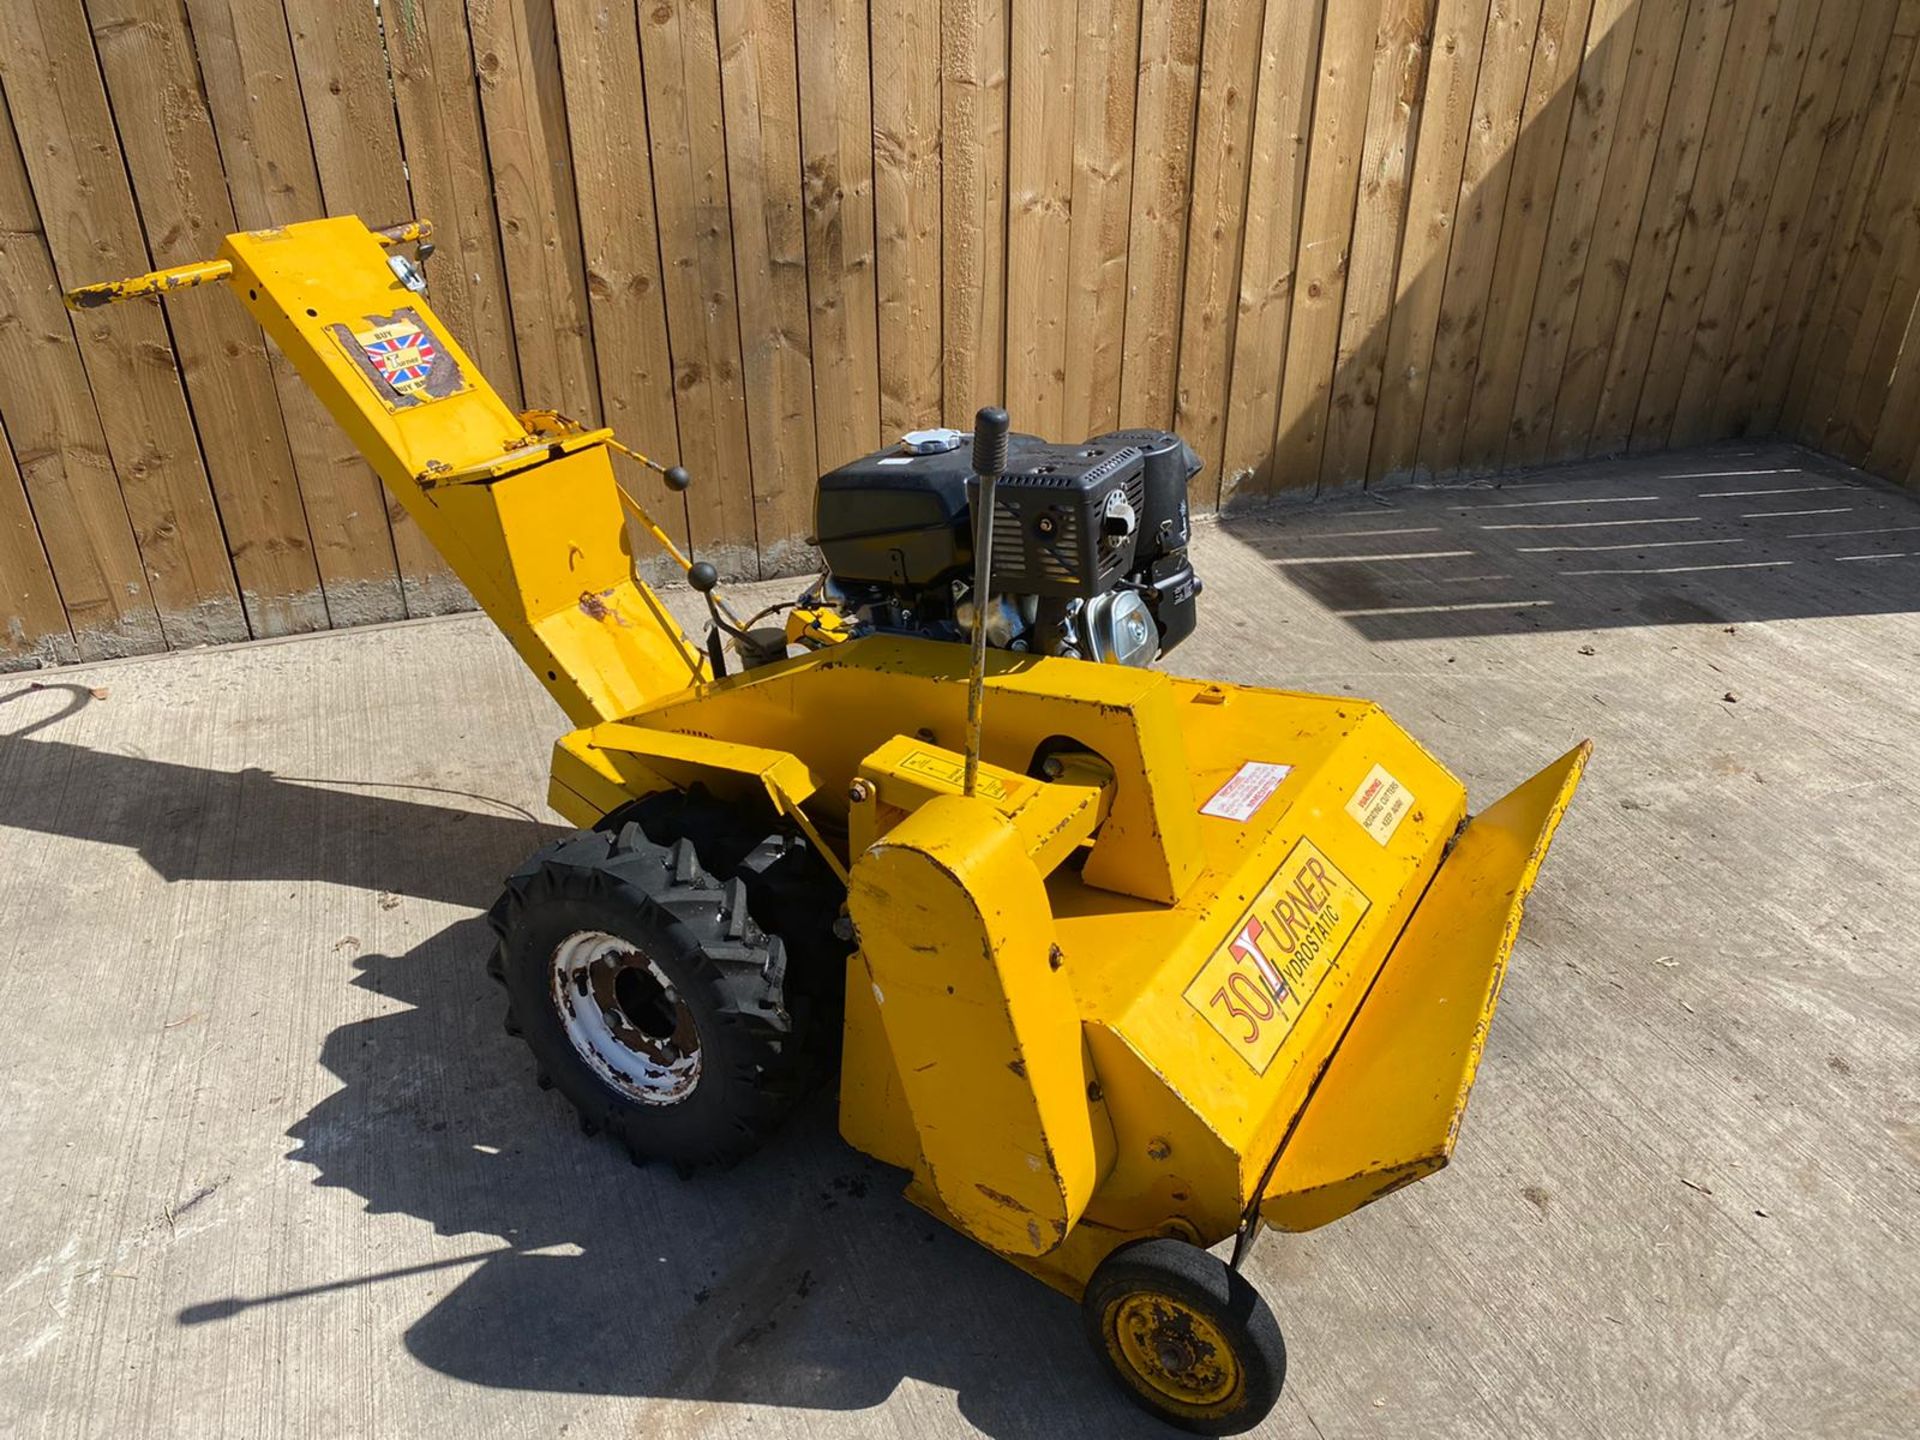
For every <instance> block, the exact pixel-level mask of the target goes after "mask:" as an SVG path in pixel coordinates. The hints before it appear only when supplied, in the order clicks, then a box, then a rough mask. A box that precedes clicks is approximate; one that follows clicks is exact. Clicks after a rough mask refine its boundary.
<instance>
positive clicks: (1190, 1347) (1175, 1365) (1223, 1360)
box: [1105, 1290, 1246, 1410]
mask: <svg viewBox="0 0 1920 1440" xmlns="http://www.w3.org/2000/svg"><path fill="white" fill-rule="evenodd" d="M1105 1329H1106V1334H1107V1347H1108V1349H1109V1350H1110V1351H1111V1352H1112V1354H1113V1358H1114V1360H1115V1361H1116V1362H1117V1363H1118V1364H1119V1366H1120V1368H1121V1369H1122V1370H1123V1371H1125V1372H1126V1373H1127V1374H1128V1375H1129V1376H1131V1377H1132V1378H1133V1379H1134V1381H1135V1382H1136V1383H1137V1384H1139V1385H1140V1386H1142V1387H1143V1388H1144V1389H1145V1390H1146V1391H1147V1392H1148V1393H1149V1394H1151V1395H1153V1396H1155V1397H1157V1398H1160V1399H1164V1400H1170V1401H1172V1402H1173V1403H1174V1404H1176V1405H1178V1406H1180V1407H1182V1408H1185V1409H1193V1410H1215V1409H1219V1408H1223V1407H1227V1406H1230V1405H1231V1403H1232V1402H1233V1401H1234V1399H1235V1398H1236V1397H1237V1396H1238V1395H1239V1393H1240V1392H1241V1391H1242V1390H1243V1389H1244V1388H1245V1385H1246V1375H1245V1372H1244V1371H1243V1370H1242V1369H1241V1366H1240V1358H1239V1356H1237V1355H1236V1354H1235V1353H1234V1350H1233V1346H1232V1344H1231V1343H1230V1342H1229V1341H1228V1339H1227V1337H1226V1335H1225V1333H1224V1332H1223V1331H1222V1330H1221V1329H1220V1327H1219V1326H1218V1325H1216V1324H1215V1323H1214V1322H1213V1321H1212V1320H1211V1319H1209V1318H1208V1317H1207V1316H1206V1315H1205V1314H1203V1313H1202V1312H1201V1311H1199V1310H1196V1309H1194V1308H1193V1307H1192V1306H1190V1305H1186V1304H1183V1303H1182V1302H1181V1301H1179V1300H1176V1299H1174V1298H1173V1297H1172V1296H1171V1295H1163V1294H1160V1293H1158V1292H1156V1291H1151V1290H1142V1291H1136V1292H1135V1293H1133V1294H1131V1295H1123V1296H1121V1297H1120V1298H1119V1299H1118V1300H1115V1301H1114V1302H1113V1304H1112V1305H1110V1306H1109V1307H1108V1308H1107V1316H1106V1326H1105Z"/></svg>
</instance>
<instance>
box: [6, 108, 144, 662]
mask: <svg viewBox="0 0 1920 1440" xmlns="http://www.w3.org/2000/svg"><path fill="white" fill-rule="evenodd" d="M90 278H91V277H90ZM0 420H3V421H4V424H5V426H6V429H7V432H8V436H9V439H10V440H11V442H12V446H11V454H10V455H9V457H8V458H9V461H10V462H11V461H18V466H19V473H20V478H21V481H22V483H23V484H24V485H25V487H26V493H27V496H28V498H29V500H30V501H31V504H32V508H33V519H34V522H35V523H36V524H37V525H38V527H39V531H40V542H39V543H42V544H44V546H45V549H46V555H47V559H48V561H49V562H50V563H51V564H52V566H53V573H54V578H55V581H56V583H57V584H58V586H59V591H60V600H61V603H62V604H63V606H64V608H65V611H66V615H67V622H63V628H65V623H70V625H71V629H72V632H73V639H74V646H75V653H76V654H77V655H78V656H79V657H80V658H82V659H95V658H99V657H103V656H110V655H131V654H139V653H142V652H145V651H149V650H158V649H161V648H162V647H163V646H164V645H165V644H166V637H165V635H164V634H163V633H162V631H161V628H160V617H159V616H158V615H157V614H156V613H155V611H154V604H153V596H152V592H151V591H150V589H149V588H148V584H147V576H146V571H145V569H144V568H143V566H142V565H141V560H140V547H139V545H138V543H137V541H136V540H135V538H134V531H133V524H132V521H131V520H130V519H129V518H128V515H127V506H126V501H125V500H124V498H123V497H122V495H121V493H120V484H119V481H118V480H117V479H116V478H115V476H114V472H113V464H112V461H111V460H110V459H109V456H108V448H107V440H106V436H105V435H104V434H103V433H102V431H101V427H100V417H99V415H98V413H97V412H96V411H95V409H94V403H93V397H92V395H91V394H90V393H89V392H88V375H87V371H86V368H85V366H84V365H83V364H82V362H81V359H80V351H79V347H78V345H77V344H76V343H75V340H74V334H73V330H72V328H71V327H70V326H69V325H68V322H67V314H66V311H65V310H64V309H63V308H62V306H61V303H60V282H59V281H58V280H57V279H56V278H55V277H54V269H53V257H52V255H51V253H50V252H49V250H48V247H47V239H46V236H45V234H44V233H43V232H42V230H41V224H40V214H39V211H38V210H37V209H36V208H35V207H34V202H33V195H32V192H31V190H30V189H29V187H28V183H27V172H26V168H25V166H24V165H23V164H22V162H21V158H20V150H19V147H18V145H17V144H16V143H15V141H14V135H13V130H12V128H11V124H10V122H9V121H8V118H7V114H6V111H5V108H4V107H0ZM30 570H31V567H30V566H27V567H26V568H23V569H22V570H20V571H19V572H18V573H19V574H20V575H22V576H23V577H24V576H27V575H28V574H29V573H30ZM6 573H7V574H8V575H12V574H14V573H15V572H14V570H13V568H12V566H11V565H9V567H8V569H7V572H6ZM21 583H22V584H26V583H27V582H26V581H24V580H23V581H22V582H21ZM30 613H37V612H29V611H28V610H27V609H25V608H24V607H23V609H22V610H21V617H22V620H21V623H22V627H23V629H25V628H27V627H28V624H29V619H28V617H29V615H30ZM33 629H34V630H35V631H37V632H38V633H39V634H42V635H49V634H50V635H53V636H54V638H55V639H56V640H57V639H58V632H56V631H51V630H46V629H43V628H41V627H40V626H39V625H35V626H33ZM30 638H31V637H30Z"/></svg>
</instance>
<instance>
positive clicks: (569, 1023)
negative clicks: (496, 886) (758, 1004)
mask: <svg viewBox="0 0 1920 1440" xmlns="http://www.w3.org/2000/svg"><path fill="white" fill-rule="evenodd" d="M548 975H549V983H550V985H551V994H552V998H553V1008H554V1011H555V1013H557V1014H558V1015H559V1017H560V1023H561V1025H562V1026H563V1027H564V1028H565V1030H566V1032H567V1039H568V1040H570V1041H571V1042H572V1043H573V1048H574V1050H575V1051H577V1052H578V1053H579V1056H580V1058H581V1059H582V1060H584V1061H586V1062H587V1064H588V1065H590V1066H592V1067H593V1071H594V1073H595V1074H596V1075H598V1076H599V1077H600V1078H601V1079H602V1080H604V1081H606V1083H607V1084H609V1085H611V1086H612V1087H613V1088H614V1089H615V1090H617V1091H619V1092H620V1093H621V1094H622V1095H624V1096H626V1097H627V1098H629V1099H632V1100H636V1101H638V1102H640V1103H641V1104H643V1105H677V1104H678V1103H680V1102H681V1101H682V1100H685V1099H686V1098H687V1096H689V1095H690V1094H692V1093H693V1088H694V1086H696V1085H698V1084H699V1083H700V1032H699V1030H698V1029H697V1028H695V1025H694V1020H693V1012H692V1011H691V1010H689V1009H688V1008H687V1003H686V1001H684V1000H682V999H681V998H680V996H679V995H678V993H676V992H675V990H674V988H673V986H672V984H671V983H669V981H668V980H667V977H666V976H665V975H664V974H662V973H661V971H660V967H659V966H658V965H655V964H654V963H653V961H651V960H649V959H648V958H647V957H646V956H645V955H643V954H641V953H640V952H639V951H638V950H636V949H635V948H634V946H633V943H632V942H631V941H629V940H622V939H621V938H620V937H619V936H617V935H609V934H607V933H606V932H605V931H603V930H578V931H575V932H574V933H573V934H571V935H569V936H568V937H567V938H566V939H564V940H562V941H561V942H560V943H559V944H558V945H556V946H555V947H554V950H553V960H552V963H551V964H550V965H549V967H548Z"/></svg>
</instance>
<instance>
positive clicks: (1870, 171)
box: [1762, 35, 1915, 438]
mask: <svg viewBox="0 0 1920 1440" xmlns="http://www.w3.org/2000/svg"><path fill="white" fill-rule="evenodd" d="M1878 54H1879V58H1880V71H1879V75H1878V77H1877V78H1876V79H1875V81H1874V92H1873V96H1872V98H1871V99H1870V100H1869V101H1868V107H1867V112H1866V117H1865V123H1864V124H1863V125H1862V126H1861V128H1860V132H1859V134H1858V136H1857V137H1856V140H1855V145H1854V148H1853V151H1852V153H1851V154H1850V155H1849V156H1847V157H1846V159H1847V162H1848V173H1847V181H1846V186H1845V188H1844V190H1843V191H1842V198H1841V204H1840V208H1839V212H1838V214H1837V216H1836V217H1835V219H1834V223H1833V227H1832V230H1831V232H1830V233H1829V235H1828V236H1827V239H1826V245H1825V250H1824V253H1823V255H1822V256H1821V259H1820V262H1819V266H1818V268H1817V270H1815V271H1814V272H1813V278H1812V280H1811V282H1810V288H1811V289H1812V291H1813V296H1812V302H1811V305H1810V307H1809V310H1808V314H1807V322H1806V330H1805V332H1804V333H1803V334H1802V336H1801V338H1800V342H1799V344H1798V345H1796V346H1795V347H1794V353H1793V355H1792V356H1791V357H1789V358H1788V361H1787V363H1786V365H1784V366H1782V367H1781V368H1782V369H1786V368H1788V367H1790V369H1791V382H1790V383H1788V384H1783V385H1782V386H1781V389H1780V392H1779V393H1780V396H1781V398H1780V401H1779V402H1778V404H1777V406H1775V407H1774V409H1773V413H1774V414H1775V415H1777V417H1778V423H1779V425H1780V428H1781V429H1782V430H1784V431H1785V432H1786V433H1787V434H1789V435H1795V436H1800V437H1802V438H1805V437H1806V435H1807V433H1808V432H1807V417H1808V416H1809V415H1810V414H1814V413H1817V412H1818V411H1820V410H1821V409H1822V408H1823V404H1824V398H1825V396H1826V394H1827V389H1828V386H1829V384H1830V383H1833V381H1832V377H1830V376H1829V375H1828V374H1827V373H1826V372H1825V371H1824V369H1823V367H1824V365H1825V364H1826V363H1827V357H1828V355H1829V353H1830V348H1829V347H1830V345H1831V344H1832V342H1833V339H1834V328H1835V325H1836V323H1838V322H1839V321H1840V320H1841V318H1842V317H1843V315H1844V313H1845V312H1844V310H1843V309H1842V308H1841V301H1842V297H1843V295H1844V293H1845V290H1846V286H1847V280H1848V277H1849V276H1851V275H1852V274H1854V273H1855V272H1854V257H1855V255H1856V253H1857V251H1858V248H1859V245H1860V241H1861V236H1862V233H1863V231H1864V230H1865V228H1866V224H1867V219H1868V216H1869V215H1870V214H1871V213H1872V210H1873V204H1874V200H1875V198H1876V195H1877V192H1878V177H1879V176H1880V174H1881V171H1882V168H1883V166H1884V164H1885V162H1886V158H1887V155H1888V144H1889V141H1890V140H1891V138H1892V134H1893V117H1894V112H1895V109H1896V107H1897V106H1898V103H1899V100H1900V95H1901V92H1902V88H1903V86H1904V84H1905V82H1906V76H1907V72H1908V71H1909V70H1910V69H1911V68H1912V65H1913V60H1914V54H1915V44H1914V41H1913V40H1912V39H1910V38H1908V37H1906V36H1901V35H1895V36H1893V37H1892V38H1891V39H1890V40H1889V41H1887V43H1886V44H1885V45H1884V47H1883V48H1882V49H1881V50H1880V51H1879V52H1878ZM1895 163H1896V164H1902V163H1904V162H1903V161H1899V160H1897V161H1896V162H1895ZM1773 384H1774V382H1773V380H1772V378H1771V375H1769V377H1767V378H1764V379H1763V380H1762V386H1763V394H1770V393H1771V392H1772V391H1773ZM1763 403H1765V402H1763Z"/></svg>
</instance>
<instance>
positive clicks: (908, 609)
mask: <svg viewBox="0 0 1920 1440" xmlns="http://www.w3.org/2000/svg"><path fill="white" fill-rule="evenodd" d="M967 438H968V437H967V436H965V435H963V434H961V433H960V432H958V431H954V430H935V431H922V432H918V433H916V434H914V435H910V436H908V437H907V438H906V439H905V440H903V441H902V442H901V444H899V445H897V446H895V447H894V448H893V449H891V450H883V451H881V452H879V453H878V454H874V455H869V456H866V457H865V458H864V459H860V460H855V461H854V462H853V463H852V464H850V465H843V466H841V467H840V468H839V469H838V470H835V471H833V472H831V473H830V474H827V475H823V476H822V477H821V478H820V492H819V496H818V498H817V500H816V502H815V511H814V520H815V529H816V534H817V536H818V543H819V546H820V549H821V552H822V553H823V554H824V555H825V557H826V561H827V567H828V569H829V571H830V572H831V574H832V580H831V582H830V583H831V585H832V587H833V589H834V590H835V591H836V592H837V595H836V598H838V599H839V600H840V602H841V604H842V605H843V606H844V608H845V609H846V611H847V612H848V613H849V614H850V615H852V616H853V617H855V618H856V620H857V621H858V622H859V623H860V624H863V625H866V626H870V627H871V628H873V629H876V630H892V631H905V632H909V633H912V634H917V635H927V636H932V637H935V638H940V639H953V640H958V639H964V638H965V637H966V636H967V635H968V634H969V633H970V632H971V629H972V625H973V603H974V597H973V594H972V589H973V508H972V507H973V499H974V496H975V494H976V491H977V481H976V480H975V478H974V475H973V471H972V464H971V455H970V453H969V450H968V448H967V445H966V441H967ZM1199 468H1200V460H1199V457H1198V456H1196V455H1195V454H1194V453H1193V451H1192V449H1191V448H1189V447H1188V446H1187V444H1186V443H1185V442H1184V441H1183V440H1181V439H1180V437H1179V436H1177V435H1172V434H1169V433H1167V432H1166V431H1163V430H1116V431H1114V432H1113V433H1112V434H1110V435H1097V436H1095V437H1094V438H1093V439H1091V440H1088V441H1086V442H1084V443H1082V444H1079V445H1056V444H1051V443H1049V442H1047V441H1044V440H1041V439H1039V438H1038V437H1037V436H1032V435H1013V436H1010V437H1009V445H1008V458H1007V468H1006V471H1005V473H1004V474H1002V475H1001V477H1000V479H999V482H998V483H997V485H996V486H995V489H994V495H993V502H994V504H993V510H994V514H993V551H992V556H991V559H992V566H993V576H992V580H993V583H992V587H991V588H992V591H993V596H994V598H993V601H992V605H991V608H990V610H989V611H988V614H987V639H988V641H989V643H991V644H993V645H996V646H999V647H1001V648H1003V649H1009V650H1028V651H1032V652H1033V653H1035V654H1042V655H1070V656H1076V657H1079V658H1082V659H1088V660H1111V661H1116V662H1118V663H1121V664H1127V665H1146V664H1149V663H1151V662H1152V661H1153V659H1154V658H1155V657H1156V656H1157V655H1163V654H1165V653H1166V652H1167V651H1169V650H1171V649H1172V648H1173V647H1174V646H1175V645H1177V644H1179V643H1180V641H1182V640H1184V639H1185V638H1186V637H1187V636H1188V635H1189V634H1191V633H1192V631H1193V626H1194V601H1195V599H1196V598H1197V597H1198V595H1199V594H1200V581H1199V578H1198V577H1197V576H1196V575H1195V574H1194V573H1193V567H1192V565H1190V564H1189V563H1188V562H1187V537H1188V523H1187V482H1188V480H1190V479H1191V478H1192V477H1193V475H1194V473H1195V472H1196V471H1198V470H1199Z"/></svg>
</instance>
